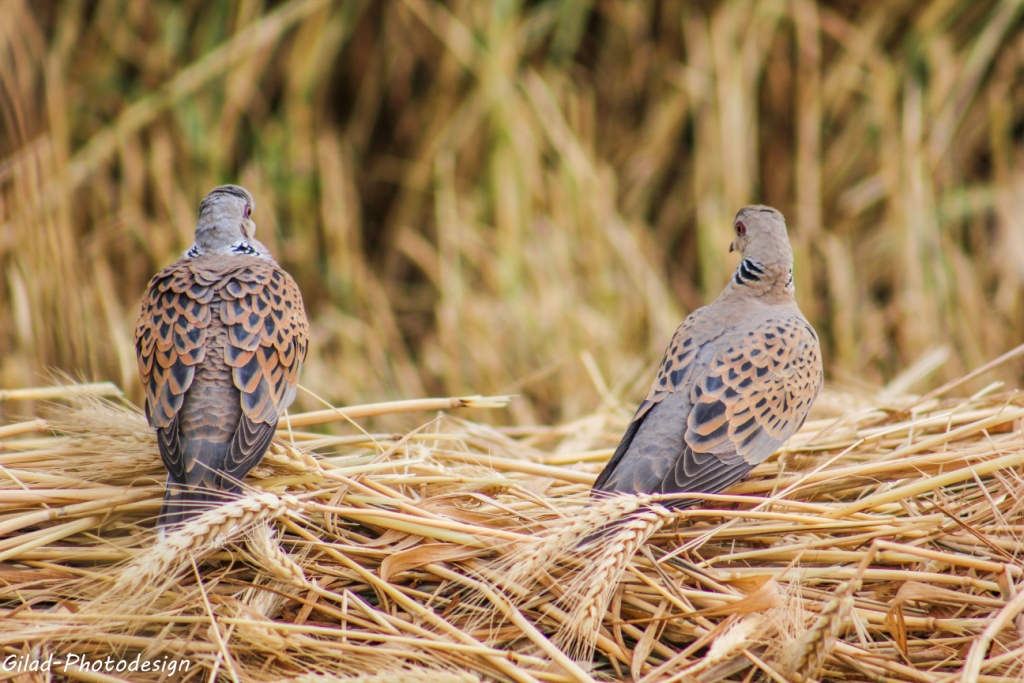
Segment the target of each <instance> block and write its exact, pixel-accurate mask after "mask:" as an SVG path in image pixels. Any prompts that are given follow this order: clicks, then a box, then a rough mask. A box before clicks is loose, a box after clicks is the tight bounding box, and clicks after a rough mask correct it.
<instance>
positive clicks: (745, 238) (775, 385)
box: [594, 206, 822, 507]
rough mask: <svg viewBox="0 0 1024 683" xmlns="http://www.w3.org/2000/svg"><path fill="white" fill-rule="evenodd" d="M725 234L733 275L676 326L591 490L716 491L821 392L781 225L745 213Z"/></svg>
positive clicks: (767, 448) (796, 422)
mask: <svg viewBox="0 0 1024 683" xmlns="http://www.w3.org/2000/svg"><path fill="white" fill-rule="evenodd" d="M733 229H734V230H735V232H736V239H735V240H733V242H732V244H731V245H730V247H729V251H733V250H737V251H739V252H740V256H741V260H740V264H739V266H738V267H737V268H736V272H735V273H734V274H733V277H732V280H731V281H730V282H729V284H728V286H726V288H725V291H723V292H722V293H721V294H720V295H719V297H718V298H717V299H715V301H714V302H712V303H711V304H709V305H708V306H705V307H703V308H699V309H697V310H696V311H694V312H693V313H691V314H690V316H689V317H688V318H687V319H686V320H684V321H683V323H682V324H681V325H680V326H679V327H678V328H677V329H676V332H675V335H674V336H673V337H672V341H671V343H670V344H669V347H668V351H667V352H666V353H665V358H664V359H663V360H662V362H661V368H660V369H659V370H658V376H657V378H656V379H655V380H654V386H652V387H651V390H650V392H649V393H648V394H647V398H645V399H644V400H643V401H642V402H641V403H640V407H639V408H637V411H636V414H635V415H634V416H633V419H632V421H631V422H630V423H629V427H628V428H627V429H626V433H625V435H624V436H623V437H622V441H621V442H620V443H619V447H618V448H617V449H616V450H615V454H614V455H613V456H612V459H611V460H610V461H609V462H608V465H607V466H606V467H605V468H604V471H603V472H601V475H600V476H599V477H598V478H597V481H596V483H595V484H594V490H595V491H607V492H628V493H684V492H700V493H715V492H717V491H721V490H722V489H724V488H726V487H727V486H729V485H730V484H732V483H733V482H735V481H737V480H739V479H741V478H743V477H744V476H745V475H746V474H747V473H748V472H750V470H751V469H753V468H754V467H755V466H756V465H758V464H759V463H761V462H763V461H764V460H765V459H766V458H768V456H770V455H771V454H772V453H774V452H775V450H776V449H777V448H778V447H779V446H780V445H782V444H783V443H784V442H785V441H786V440H787V439H789V437H790V436H792V435H793V433H794V432H796V431H797V430H798V429H799V428H800V426H801V425H802V424H803V422H804V420H805V419H806V418H807V413H808V412H809V411H810V409H811V404H812V403H814V399H815V398H816V397H817V395H818V391H819V390H820V389H821V384H822V369H821V350H820V349H819V347H818V335H817V334H816V333H815V332H814V328H812V327H811V325H810V323H808V322H807V320H806V319H805V318H804V316H803V314H801V313H800V309H799V308H798V307H797V304H796V300H795V299H794V297H793V291H794V288H793V250H792V249H791V248H790V246H789V238H788V236H787V234H786V222H785V219H784V218H783V217H782V214H781V213H779V212H778V211H776V210H775V209H773V208H770V207H767V206H747V207H744V208H742V209H740V211H739V213H737V214H736V218H735V219H733ZM695 502H696V501H694V500H680V501H677V502H676V503H675V505H676V506H677V507H682V506H686V505H691V504H693V503H695Z"/></svg>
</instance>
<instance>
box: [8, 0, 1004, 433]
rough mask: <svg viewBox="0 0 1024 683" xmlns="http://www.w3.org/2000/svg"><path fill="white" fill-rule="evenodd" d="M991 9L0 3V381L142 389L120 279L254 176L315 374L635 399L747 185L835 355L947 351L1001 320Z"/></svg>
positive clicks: (848, 371)
mask: <svg viewBox="0 0 1024 683" xmlns="http://www.w3.org/2000/svg"><path fill="white" fill-rule="evenodd" d="M1021 9H1022V8H1021V4H1020V3H1018V2H1009V1H1007V2H987V1H986V2H955V1H952V0H934V1H932V2H895V3H893V2H859V3H858V2H835V3H817V4H816V3H814V2H810V1H809V0H793V1H790V2H785V1H782V0H771V1H759V2H754V1H750V0H748V1H733V2H702V3H687V2H683V1H682V0H664V1H663V2H648V3H638V2H626V1H617V0H602V1H601V2H588V1H582V0H581V1H578V2H576V1H574V2H569V1H564V2H563V1H554V0H550V1H547V2H536V3H516V2H494V3H491V2H471V1H468V0H459V1H456V2H451V3H447V4H445V3H440V2H434V1H432V0H402V1H393V2H392V1H383V2H359V1H328V0H292V1H290V2H281V3H261V2H255V1H248V0H239V1H237V2H226V1H218V2H209V3H177V2H171V1H170V0H139V1H138V2H132V3H119V2H115V1H113V0H101V1H99V2H96V3H81V2H45V1H44V2H38V3H30V2H26V1H25V0H10V1H8V2H5V3H4V4H3V9H2V11H0V55H2V57H0V113H2V119H0V126H2V127H0V226H2V228H0V264H2V265H0V268H2V271H3V276H2V277H0V385H2V386H6V387H14V386H32V385H35V384H38V383H39V382H40V381H41V380H40V378H41V377H45V376H46V375H47V374H48V373H49V372H51V371H52V370H53V369H59V370H63V371H65V372H68V373H70V374H71V375H72V376H75V377H82V378H86V379H90V380H112V381H114V382H116V383H117V384H118V385H120V386H124V387H126V388H128V389H129V390H130V393H131V395H132V396H135V397H136V398H137V397H138V393H137V390H136V389H135V386H136V383H137V380H136V371H135V368H134V357H133V356H134V354H133V349H132V348H131V331H132V328H133V325H134V319H135V316H136V315H137V307H138V301H139V298H140V296H141V293H142V291H143V289H144V287H145V284H146V281H147V280H148V278H149V277H150V275H152V274H153V273H154V272H155V271H156V270H157V269H159V268H160V267H162V266H163V265H165V264H167V263H169V262H170V261H172V260H174V259H175V258H176V257H177V256H178V255H179V254H180V253H181V252H182V251H183V250H185V249H186V248H187V247H188V246H189V244H190V243H191V232H192V229H193V226H194V221H195V216H196V210H197V207H198V202H199V200H200V199H201V198H202V196H203V195H204V194H205V193H206V191H208V190H209V189H210V188H211V187H213V186H214V185H216V184H218V183H221V182H239V183H241V184H244V185H246V186H247V187H249V188H250V189H251V190H252V191H253V192H254V194H255V196H256V198H257V203H258V206H257V209H256V213H255V218H256V221H257V223H258V225H259V226H260V233H259V234H260V237H261V239H262V240H263V241H264V242H266V243H267V244H268V245H269V246H270V247H271V248H272V250H273V251H274V253H275V254H276V255H277V256H278V258H279V260H280V261H281V262H282V264H283V265H284V266H285V267H286V268H287V269H288V270H289V271H291V272H292V273H293V274H294V275H295V277H296V279H297V280H298V282H299V284H300V286H301V288H302V291H303V293H304V296H305V299H306V303H307V306H308V308H309V311H310V314H311V317H312V320H313V330H314V338H313V341H312V345H311V353H310V358H309V360H308V363H307V370H306V372H305V375H304V383H305V385H306V386H307V387H308V388H309V389H311V390H312V391H313V392H315V393H316V394H318V395H320V396H322V397H324V398H325V399H328V400H330V401H332V402H337V403H343V404H344V403H355V402H364V401H368V400H385V399H394V398H401V397H414V396H425V395H460V394H466V393H514V394H518V395H520V398H519V399H518V400H516V401H514V402H513V403H512V404H511V406H510V409H509V412H507V413H504V414H503V415H504V417H502V416H501V415H500V414H499V415H497V416H496V417H495V419H502V420H505V421H510V422H518V423H531V422H536V421H542V422H550V421H552V420H563V419H573V418H575V417H579V416H581V415H584V414H586V413H588V412H590V411H592V410H594V409H595V408H596V407H598V406H599V405H601V402H602V400H603V399H606V398H607V397H608V396H612V397H615V398H617V399H618V398H621V399H622V400H625V401H626V402H632V401H634V400H636V399H637V398H638V397H639V395H641V394H642V393H643V391H644V390H645V388H646V387H645V386H644V385H646V383H647V382H648V381H649V377H650V375H651V372H652V370H651V368H652V366H653V365H654V363H655V362H656V360H657V357H658V356H659V355H660V353H661V352H662V351H663V349H664V347H665V344H666V343H667V340H668V337H669V336H670V334H671V330H672V329H673V328H674V326H675V325H676V324H677V323H678V322H679V320H681V319H682V317H683V316H684V315H685V314H686V313H687V312H688V311H690V310H692V309H693V308H695V307H697V306H700V305H702V304H703V303H706V302H708V301H710V299H712V298H713V297H714V296H715V295H716V294H717V292H718V291H719V290H720V288H721V287H722V286H723V284H724V282H725V280H726V278H727V277H728V274H729V272H730V271H731V269H732V268H733V266H734V264H735V261H734V258H735V256H734V255H731V254H729V253H727V246H728V243H729V239H730V235H729V229H728V228H729V223H728V222H729V220H730V219H731V217H732V215H733V213H734V212H735V211H736V210H737V209H738V208H739V207H740V206H742V205H743V204H746V203H751V202H755V201H757V202H763V203H768V204H772V205H774V206H777V207H778V208H780V209H781V210H782V211H783V212H784V213H785V214H786V215H787V217H788V222H789V226H790V232H791V236H792V239H793V242H794V245H795V248H796V254H797V266H796V270H797V286H798V288H799V289H798V298H799V301H800V303H801V306H802V308H803V310H804V311H805V313H806V314H807V316H808V318H809V319H810V320H811V322H812V323H813V324H814V325H815V326H816V328H817V329H818V331H819V333H820V334H821V336H822V340H823V346H824V353H825V357H826V365H827V374H828V377H829V379H830V380H831V381H833V382H838V383H840V384H843V385H846V386H850V387H855V386H863V385H865V384H866V385H869V386H879V385H881V384H884V383H885V382H887V381H889V380H890V379H891V378H892V377H894V376H895V375H896V374H898V372H899V371H900V370H902V369H903V368H904V367H906V366H907V365H909V364H910V363H912V362H914V361H916V360H917V359H919V358H921V357H922V356H923V355H924V354H926V353H927V352H929V351H931V350H933V349H934V348H936V347H941V348H944V349H947V350H948V351H949V352H950V354H949V360H948V361H947V362H946V363H945V365H943V366H942V367H941V368H940V369H939V370H938V372H937V373H936V374H935V375H933V377H932V378H931V379H930V380H929V381H932V382H934V383H940V382H941V381H943V380H948V379H952V378H954V377H957V376H960V375H961V374H963V372H965V371H966V370H968V369H970V368H973V367H976V366H978V365H980V364H981V363H982V362H984V361H987V360H989V359H991V358H993V357H995V356H996V355H998V354H999V353H1002V352H1003V351H1005V350H1007V349H1009V348H1012V347H1014V346H1016V345H1017V344H1018V343H1019V342H1020V341H1021V340H1022V339H1024V304H1022V301H1021V295H1020V292H1021V283H1022V279H1024V265H1022V264H1024V223H1022V221H1024V219H1022V218H1021V216H1022V215H1024V203H1022V200H1021V197H1024V191H1022V189H1024V172H1022V160H1021V149H1022V147H1021V144H1022V139H1024V138H1022V136H1024V133H1022V130H1024V125H1022V122H1024V88H1022V87H1021V84H1022V81H1021V78H1020V73H1021V68H1022V66H1024V32H1022V31H1021V22H1020V16H1021ZM115 19H116V20H115ZM1007 367H1008V370H1007V372H1005V373H1004V375H1003V376H1002V379H1004V380H1007V381H1009V382H1011V383H1012V384H1016V383H1017V380H1019V378H1020V374H1021V369H1022V367H1024V366H1022V365H1021V364H1020V363H1015V364H1011V365H1010V366H1007ZM596 378H600V379H596ZM988 379H991V378H988ZM981 385H982V384H980V383H979V384H977V385H975V386H974V387H973V388H975V389H976V388H979V387H980V386H981ZM924 388H927V386H924ZM301 400H302V401H303V404H302V405H303V406H304V407H305V408H307V409H311V408H313V407H315V406H316V402H315V401H314V400H313V399H312V398H310V397H308V396H307V397H304V398H302V399H301Z"/></svg>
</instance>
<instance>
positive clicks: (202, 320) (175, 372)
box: [135, 261, 214, 477]
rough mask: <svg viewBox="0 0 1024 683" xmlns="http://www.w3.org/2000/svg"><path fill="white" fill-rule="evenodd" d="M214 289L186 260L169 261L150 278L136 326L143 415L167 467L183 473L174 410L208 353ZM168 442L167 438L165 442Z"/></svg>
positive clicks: (181, 401)
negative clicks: (200, 279)
mask: <svg viewBox="0 0 1024 683" xmlns="http://www.w3.org/2000/svg"><path fill="white" fill-rule="evenodd" d="M213 298H214V291H213V289H212V288H211V287H209V286H208V285H204V284H202V283H200V282H197V281H196V279H195V277H194V276H193V273H192V272H191V270H189V267H188V264H187V263H186V262H184V261H178V262H177V263H174V264H172V265H171V266H168V267H167V268H165V269H163V270H162V271H160V272H159V273H157V274H156V275H155V276H154V277H153V279H152V280H151V281H150V283H149V286H148V287H147V289H146V293H145V295H143V298H142V310H141V313H140V315H139V320H138V323H137V324H136V327H135V352H136V356H137V359H138V364H139V377H140V378H141V380H142V385H143V388H144V389H145V391H146V417H147V418H148V419H149V422H150V424H151V425H152V426H153V427H155V428H156V429H157V430H158V433H159V434H160V435H161V437H162V439H161V443H160V453H161V456H162V457H163V459H164V463H165V465H166V466H167V469H168V470H170V471H171V472H172V474H175V475H177V476H179V477H184V467H185V465H184V463H183V462H181V454H180V452H179V449H178V448H177V440H176V436H177V429H176V428H173V427H175V426H176V424H177V418H178V411H179V410H181V406H182V403H183V401H184V399H185V392H187V391H188V389H189V387H190V386H191V385H192V379H193V377H194V376H195V368H196V365H198V364H199V363H201V362H202V361H203V358H204V357H205V354H206V347H205V343H206V336H207V331H208V329H209V326H210V323H211V321H212V319H213V317H212V311H211V306H210V302H211V301H212V300H213ZM165 442H166V443H165Z"/></svg>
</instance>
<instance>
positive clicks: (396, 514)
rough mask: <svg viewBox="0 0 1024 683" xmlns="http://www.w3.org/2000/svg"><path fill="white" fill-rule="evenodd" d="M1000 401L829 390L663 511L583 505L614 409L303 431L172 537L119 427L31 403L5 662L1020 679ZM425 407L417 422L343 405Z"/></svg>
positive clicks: (89, 403)
mask: <svg viewBox="0 0 1024 683" xmlns="http://www.w3.org/2000/svg"><path fill="white" fill-rule="evenodd" d="M994 389H995V387H993V388H991V389H990V390H989V391H988V392H981V393H980V394H978V395H975V396H973V397H971V398H968V399H945V398H943V397H942V396H936V397H915V396H910V395H906V394H899V393H892V392H889V393H884V394H880V395H875V396H871V395H863V396H859V397H854V396H850V395H843V394H836V393H832V392H829V393H827V394H826V395H824V396H823V397H822V400H821V402H820V403H819V405H818V406H817V407H816V410H815V413H814V414H813V415H812V419H811V420H810V421H809V422H808V423H807V424H806V425H805V426H804V428H803V429H802V430H801V432H800V433H799V434H797V435H796V436H795V437H794V438H793V440H792V442H791V443H790V444H789V446H788V449H787V450H786V451H785V452H784V453H783V454H782V455H781V456H780V457H779V458H774V459H772V460H770V461H769V462H767V463H765V464H763V465H761V466H760V467H758V468H757V470H755V472H754V474H753V476H752V477H751V478H750V479H748V480H746V481H744V482H742V483H740V484H738V485H737V486H735V487H733V488H732V489H731V490H730V491H728V492H727V493H724V494H719V495H713V496H712V495H709V496H705V497H706V498H707V499H708V501H709V502H708V503H707V504H706V505H705V506H701V507H696V508H690V509H687V510H684V511H675V512H673V511H670V510H669V509H667V508H665V507H663V506H662V505H660V504H659V499H658V498H657V497H623V498H619V499H612V500H607V501H605V500H601V501H594V502H591V501H590V499H589V495H588V485H587V484H588V482H589V481H592V480H593V478H594V477H595V475H596V473H597V471H598V470H599V469H600V467H601V466H602V464H603V462H604V460H605V459H607V457H608V456H609V455H610V451H611V447H612V446H613V445H614V443H615V441H616V440H617V438H618V436H619V434H620V432H621V430H622V429H623V427H624V425H625V423H626V421H627V420H628V417H629V415H628V413H627V412H626V411H624V410H622V409H610V410H607V411H605V412H600V413H596V414H594V415H591V416H589V417H588V418H586V419H585V420H583V421H581V422H579V423H576V424H572V425H563V426H560V427H514V428H494V427H488V426H485V425H482V424H479V423H475V422H470V421H466V420H463V419H460V418H457V417H455V416H454V415H452V416H449V415H445V414H441V415H439V416H438V417H436V418H434V419H433V420H430V421H429V422H427V423H426V424H423V425H422V426H421V427H420V428H418V429H414V430H411V431H405V432H403V433H401V434H359V435H354V436H333V437H332V436H324V435H318V434H313V433H310V432H306V431H301V430H300V429H297V428H293V430H292V432H291V435H290V436H289V435H288V434H287V432H286V431H284V430H282V432H281V433H280V435H279V436H280V437H281V440H280V441H279V442H278V443H277V445H276V446H275V452H274V454H273V457H271V458H268V459H267V461H265V462H264V463H263V464H262V465H261V467H260V468H258V470H257V471H256V472H255V473H254V475H253V476H251V477H250V478H249V480H248V482H247V486H248V491H249V492H248V493H247V494H246V496H245V497H243V498H242V499H240V500H239V501H237V502H235V503H231V504H228V505H225V506H223V507H220V508H216V509H214V510H211V511H209V512H207V513H204V515H203V516H201V517H200V518H198V519H196V520H194V521H193V522H192V523H191V524H190V525H188V526H186V527H185V528H183V529H182V530H180V531H178V532H176V533H174V534H170V535H168V536H167V537H166V538H163V539H160V538H158V537H157V536H156V534H155V532H154V530H153V527H152V524H153V519H154V516H155V515H156V513H157V511H158V509H159V505H160V500H161V495H162V491H161V487H160V486H159V485H156V484H155V482H156V481H158V480H160V479H162V471H161V468H160V465H159V463H158V460H157V458H156V457H155V455H154V453H155V443H154V442H153V440H152V437H150V436H148V435H147V433H146V432H145V431H143V430H140V428H139V424H138V417H137V413H136V412H135V411H133V410H132V409H131V408H130V406H124V405H121V404H120V403H119V402H116V401H112V400H111V399H109V398H108V399H100V398H96V397H90V396H89V395H87V394H86V392H84V391H83V390H81V389H78V388H71V389H69V390H68V391H67V392H66V393H65V395H64V397H63V398H61V394H60V390H53V389H47V390H38V391H36V390H26V391H25V392H23V393H21V394H18V396H19V397H20V398H33V397H35V396H44V395H45V396H48V397H49V399H50V400H58V401H59V402H60V403H62V404H66V407H60V406H59V405H55V406H54V407H52V408H51V409H50V410H49V414H47V415H45V416H43V417H44V418H45V419H38V418H36V419H34V420H31V421H25V422H22V423H18V424H16V425H10V426H7V427H0V430H5V431H2V432H0V467H2V468H3V469H2V472H3V479H2V482H0V488H2V490H3V493H2V495H0V583H2V588H0V600H2V605H0V618H2V619H3V624H4V627H3V629H0V646H2V648H3V653H2V654H4V656H7V654H18V655H30V656H32V657H45V656H47V655H48V654H50V653H53V654H55V655H56V656H57V657H58V658H61V657H64V656H66V655H68V654H69V653H74V654H84V655H87V656H88V657H90V658H92V659H95V658H99V659H102V658H103V657H105V656H106V655H108V654H113V655H115V656H117V657H121V658H127V659H129V660H130V659H133V658H134V657H135V656H136V655H140V656H141V657H143V658H144V659H149V660H164V659H166V660H168V661H171V660H173V661H176V662H180V661H183V660H186V659H187V660H189V662H190V663H191V668H190V670H189V671H187V672H184V673H183V672H181V671H178V672H177V674H178V675H179V676H180V677H179V678H174V679H173V680H188V681H206V680H210V679H211V678H215V679H217V680H223V681H229V680H230V681H239V682H241V683H248V682H254V683H255V682H258V683H264V682H268V681H282V682H284V681H289V682H292V683H299V682H300V681H306V680H318V681H332V680H353V681H362V682H364V683H370V681H374V682H377V681H381V682H383V681H390V680H423V681H433V680H437V681H441V680H457V677H459V676H461V677H462V678H461V679H458V680H463V679H464V680H466V681H472V680H501V681H520V682H524V683H525V682H530V683H537V682H541V681H543V682H547V681H573V682H583V681H595V680H601V679H607V678H613V679H629V678H632V679H633V680H638V681H644V683H656V682H657V683H664V682H667V681H676V682H682V681H686V682H688V683H690V682H693V681H701V682H703V683H710V682H712V681H720V680H734V681H748V682H752V681H769V680H771V681H777V682H780V683H781V681H812V680H814V681H848V680H857V681H861V680H872V681H882V680H884V681H898V682H901V683H903V682H906V683H953V682H954V681H957V682H960V681H963V682H964V683H1002V682H1003V681H1005V682H1007V683H1009V682H1010V681H1017V680H1020V678H1021V676H1022V675H1024V665H1022V663H1021V662H1022V661H1024V611H1022V609H1024V599H1022V598H1021V596H1022V595H1024V563H1022V561H1021V557H1020V548H1021V547H1022V537H1024V497H1022V495H1021V491H1022V490H1024V428H1022V426H1021V421H1022V419H1024V397H1021V396H1020V395H1018V394H1017V393H1016V392H1012V393H1002V394H998V393H993V390H994ZM108 393H109V390H108ZM475 400H476V401H481V399H475ZM444 401H448V402H449V405H453V404H454V405H457V404H460V403H462V402H461V401H451V400H449V399H444ZM483 402H484V403H486V401H483ZM493 404H496V405H500V404H501V401H500V400H498V401H494V402H493ZM416 405H420V406H432V405H434V404H433V403H430V402H420V403H416V404H412V405H410V403H407V402H397V403H395V404H392V405H391V406H390V407H388V406H386V405H378V406H368V407H362V406H357V407H355V408H352V409H349V410H350V412H352V413H353V414H364V415H367V414H369V415H377V416H379V415H381V414H384V413H386V412H388V411H389V410H395V411H400V410H406V411H407V410H410V408H413V409H414V408H415V406H416ZM843 406H847V407H846V408H845V409H844V408H843ZM292 417H293V422H295V423H304V424H311V423H315V422H318V421H320V420H325V419H331V418H337V417H338V416H337V415H336V414H333V413H332V414H330V415H328V414H327V413H319V414H318V415H317V414H307V415H295V416H292ZM404 419H405V420H407V421H408V420H409V419H410V418H408V417H406V418H404ZM51 425H59V426H60V432H59V433H56V432H52V431H49V430H50V428H51ZM12 427H13V428H12ZM119 443H122V444H123V448H124V451H123V453H119V452H118V444H119ZM124 454H132V457H134V458H136V460H137V461H136V462H131V461H130V459H129V458H128V457H125V455H124ZM688 495H691V494H688ZM662 502H664V501H662ZM90 675H92V674H90V673H89V672H86V673H82V672H77V673H75V676H78V677H79V678H81V680H99V679H97V678H89V676H90ZM104 675H107V676H111V677H112V678H107V679H103V680H105V681H107V682H108V683H110V682H111V681H113V680H128V678H126V677H124V676H122V675H119V674H117V673H116V672H107V673H105V674H104ZM83 676H84V678H83ZM417 676H418V678H416V677H417ZM72 677H73V678H74V676H72ZM158 677H159V676H158V674H148V675H144V674H141V673H139V674H134V675H133V676H131V677H130V678H131V680H133V681H134V680H140V681H145V680H158ZM352 677H354V678H352Z"/></svg>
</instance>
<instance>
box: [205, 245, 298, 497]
mask: <svg viewBox="0 0 1024 683" xmlns="http://www.w3.org/2000/svg"><path fill="white" fill-rule="evenodd" d="M217 287H218V290H219V292H220V295H221V298H222V299H223V303H222V304H221V319H222V320H223V321H224V324H225V325H227V330H228V334H227V344H226V348H225V361H226V362H227V364H228V366H230V367H231V368H232V373H231V376H232V380H233V381H234V384H235V386H236V387H237V388H238V390H239V391H240V392H241V401H242V420H241V422H240V424H239V427H238V429H237V431H236V432H235V436H234V439H233V441H232V445H231V450H230V452H229V453H228V457H227V459H226V460H225V465H224V471H225V473H226V474H227V475H228V476H231V477H234V478H236V479H241V478H242V477H244V476H245V474H246V473H247V472H248V471H249V470H250V469H252V468H253V467H254V466H255V465H256V463H257V462H258V461H259V459H260V458H261V457H263V453H264V451H266V448H267V445H268V444H269V443H270V439H271V438H273V435H274V430H275V429H276V427H277V421H278V419H279V418H280V416H281V414H282V413H283V412H284V410H285V408H287V407H288V405H289V404H290V403H291V401H292V399H293V398H294V397H295V390H296V387H297V386H298V383H299V371H300V369H301V367H302V362H303V360H305V357H306V345H307V342H308V336H309V324H308V322H307V320H306V312H305V309H304V307H303V304H302V295H301V294H300V292H299V288H298V285H296V284H295V280H293V279H292V277H291V276H290V275H288V273H286V272H285V271H284V270H282V269H281V268H280V267H279V266H277V264H275V263H273V262H272V261H267V260H261V259H252V262H251V263H249V264H247V265H246V266H245V267H243V268H239V269H237V270H235V271H234V272H232V273H231V274H230V276H228V277H225V278H224V279H222V280H221V281H220V282H219V283H218V284H217Z"/></svg>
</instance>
